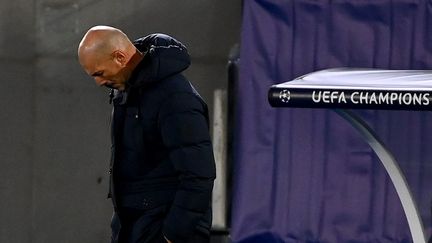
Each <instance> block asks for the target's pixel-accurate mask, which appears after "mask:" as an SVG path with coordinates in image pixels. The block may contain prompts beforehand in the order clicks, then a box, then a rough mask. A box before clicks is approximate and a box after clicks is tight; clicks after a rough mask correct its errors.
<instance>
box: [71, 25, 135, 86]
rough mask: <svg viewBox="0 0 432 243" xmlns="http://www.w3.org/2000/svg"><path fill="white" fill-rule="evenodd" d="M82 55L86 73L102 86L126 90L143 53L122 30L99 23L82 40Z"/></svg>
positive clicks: (80, 45)
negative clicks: (128, 80) (127, 82)
mask: <svg viewBox="0 0 432 243" xmlns="http://www.w3.org/2000/svg"><path fill="white" fill-rule="evenodd" d="M137 56H138V58H137ZM78 58H79V62H80V64H81V66H82V67H83V68H84V70H85V72H86V73H88V74H89V75H90V76H92V77H93V78H94V79H95V81H96V83H97V84H98V85H99V86H107V87H110V88H115V89H118V90H124V89H125V84H126V80H127V79H128V78H129V77H130V75H131V73H132V71H133V69H134V68H135V66H136V65H137V64H138V62H139V61H140V60H141V54H140V53H139V52H138V51H137V49H136V48H135V46H134V45H133V44H132V42H131V41H130V40H129V38H128V37H127V36H126V35H125V34H124V33H123V32H122V31H120V30H119V29H116V28H113V27H109V26H95V27H92V28H91V29H89V30H88V31H87V33H86V34H85V35H84V37H83V39H82V40H81V42H80V44H79V47H78ZM137 59H139V60H137ZM137 61H138V62H137Z"/></svg>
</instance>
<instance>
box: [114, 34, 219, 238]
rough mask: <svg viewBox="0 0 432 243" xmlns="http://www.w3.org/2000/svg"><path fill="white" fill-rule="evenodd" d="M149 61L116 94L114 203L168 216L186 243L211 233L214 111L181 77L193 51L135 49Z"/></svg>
mask: <svg viewBox="0 0 432 243" xmlns="http://www.w3.org/2000/svg"><path fill="white" fill-rule="evenodd" d="M134 44H135V45H136V47H137V48H138V49H139V50H140V51H141V52H143V53H145V57H144V59H143V60H142V61H141V62H140V64H139V65H138V66H137V68H136V69H135V70H134V72H133V74H132V76H131V78H130V79H129V80H128V81H127V86H126V91H125V92H116V94H115V96H114V99H113V104H114V111H113V120H112V142H113V146H112V151H113V155H112V160H111V168H110V171H111V174H112V176H111V190H110V191H111V197H112V198H113V202H114V206H115V209H116V210H117V211H118V212H119V213H120V215H121V212H122V209H124V208H134V209H139V210H142V211H143V212H145V211H146V210H153V209H154V208H160V207H165V209H164V210H163V213H161V214H160V217H161V221H162V225H163V226H162V231H163V234H164V235H165V236H166V237H167V238H168V239H170V240H172V241H173V242H182V241H184V240H185V239H187V238H188V237H190V236H191V235H192V234H194V232H196V231H197V230H198V231H201V232H204V233H207V234H208V232H209V229H210V226H211V192H212V188H213V181H214V179H215V176H216V175H215V162H214V157H213V151H212V144H211V140H210V136H209V124H208V122H209V121H208V111H207V106H206V104H205V103H204V101H203V100H202V99H201V97H200V96H199V94H198V93H197V92H196V91H195V89H194V88H193V86H192V85H191V84H190V83H189V81H188V80H186V78H185V77H184V76H183V75H182V74H181V72H182V71H183V70H185V69H186V68H187V67H188V66H189V65H190V58H189V55H188V53H187V50H186V48H185V47H184V46H183V45H182V44H181V43H180V42H178V41H177V40H175V39H173V38H171V37H169V36H167V35H163V34H153V35H149V36H146V37H144V38H141V39H138V40H136V41H135V42H134Z"/></svg>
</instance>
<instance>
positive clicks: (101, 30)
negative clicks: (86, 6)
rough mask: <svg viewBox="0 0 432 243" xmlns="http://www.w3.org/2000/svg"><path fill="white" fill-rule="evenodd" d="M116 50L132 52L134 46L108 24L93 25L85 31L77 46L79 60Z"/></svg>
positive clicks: (100, 55)
mask: <svg viewBox="0 0 432 243" xmlns="http://www.w3.org/2000/svg"><path fill="white" fill-rule="evenodd" d="M117 50H121V51H123V52H126V53H127V52H128V51H129V52H130V51H131V50H132V51H133V52H134V51H135V47H134V46H133V44H132V42H131V41H130V40H129V38H128V37H127V36H126V35H125V34H124V33H123V32H122V31H121V30H119V29H116V28H113V27H110V26H95V27H92V28H91V29H89V30H88V31H87V33H86V34H85V35H84V37H83V39H82V40H81V42H80V44H79V47H78V57H79V59H80V62H81V63H82V61H84V60H85V59H87V58H88V57H89V56H92V57H96V58H97V57H103V56H109V55H111V54H112V53H114V52H115V51H117Z"/></svg>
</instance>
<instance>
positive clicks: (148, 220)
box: [111, 206, 210, 243]
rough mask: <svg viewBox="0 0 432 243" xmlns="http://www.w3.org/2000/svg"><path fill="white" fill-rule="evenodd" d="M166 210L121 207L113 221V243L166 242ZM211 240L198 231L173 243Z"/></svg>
mask: <svg viewBox="0 0 432 243" xmlns="http://www.w3.org/2000/svg"><path fill="white" fill-rule="evenodd" d="M166 212H167V208H166V206H161V207H157V208H154V209H151V210H147V211H142V210H137V209H131V208H122V209H120V210H119V213H118V214H117V213H115V214H114V215H113V218H112V221H111V229H112V236H111V243H166V242H167V241H166V240H165V238H164V236H163V233H162V226H163V219H164V217H165V215H166ZM179 220H181V219H179ZM179 223H181V222H179ZM209 242H210V237H209V236H208V235H205V234H204V233H201V232H198V231H197V232H196V234H194V235H193V236H192V237H191V238H189V239H186V240H182V241H181V242H180V241H173V243H209Z"/></svg>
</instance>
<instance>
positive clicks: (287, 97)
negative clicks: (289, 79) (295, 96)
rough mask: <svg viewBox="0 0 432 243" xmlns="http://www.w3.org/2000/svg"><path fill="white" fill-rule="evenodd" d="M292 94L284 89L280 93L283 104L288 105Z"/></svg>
mask: <svg viewBox="0 0 432 243" xmlns="http://www.w3.org/2000/svg"><path fill="white" fill-rule="evenodd" d="M290 96H291V94H290V92H289V91H288V90H286V89H284V90H282V91H281V92H280V93H279V99H280V100H281V101H282V102H283V103H288V102H289V100H290V98H291V97H290Z"/></svg>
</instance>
